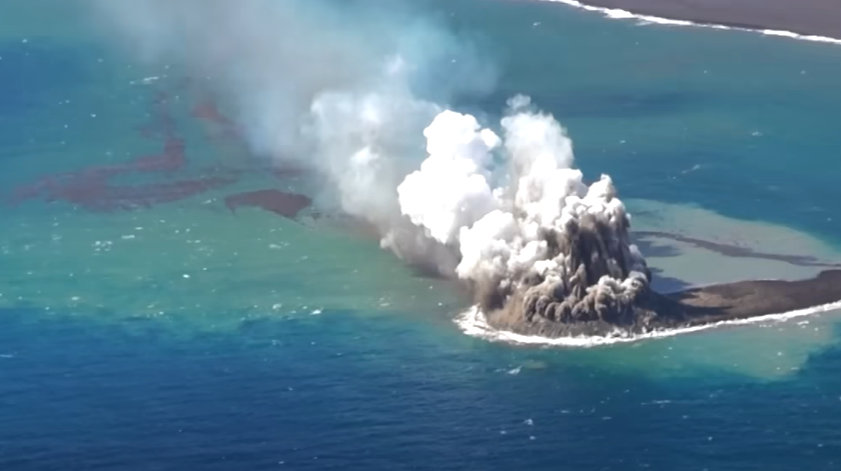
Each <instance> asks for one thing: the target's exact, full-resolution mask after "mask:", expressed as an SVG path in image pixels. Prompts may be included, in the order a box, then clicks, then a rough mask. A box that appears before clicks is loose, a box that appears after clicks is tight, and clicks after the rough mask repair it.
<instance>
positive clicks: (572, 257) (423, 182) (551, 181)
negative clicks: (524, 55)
mask: <svg viewBox="0 0 841 471" xmlns="http://www.w3.org/2000/svg"><path fill="white" fill-rule="evenodd" d="M529 104H530V103H529V99H528V98H526V97H523V96H518V97H515V98H513V99H512V100H511V101H510V102H509V105H510V107H511V109H510V113H509V115H508V116H506V117H505V118H504V119H503V120H502V129H503V130H504V140H501V139H499V138H498V137H497V136H496V135H495V134H494V133H493V132H492V131H490V130H489V129H481V127H480V126H479V125H478V123H477V122H476V120H475V119H474V118H473V117H472V116H467V115H461V114H457V113H454V112H451V111H445V112H443V113H441V114H439V115H438V117H437V118H436V119H435V121H433V122H432V124H431V125H430V126H429V127H428V128H427V129H426V131H425V133H424V134H425V136H426V138H427V150H428V152H429V157H428V158H427V159H426V160H425V161H424V162H423V164H422V165H421V168H420V170H418V171H416V172H415V173H413V174H411V175H409V176H407V177H406V179H405V180H404V181H403V183H402V184H401V185H400V186H399V187H398V190H397V191H398V194H399V202H400V207H401V209H402V211H403V213H404V214H405V215H406V216H408V217H409V218H410V220H411V221H412V222H413V223H414V224H416V225H417V226H419V227H421V228H423V229H424V231H425V233H426V235H427V236H428V237H429V238H431V239H434V240H436V241H438V242H439V243H441V244H444V245H448V246H451V247H454V249H455V250H457V251H458V259H459V263H458V265H457V267H456V268H455V274H456V275H457V276H458V277H459V278H462V279H465V280H469V281H470V282H471V283H473V284H474V287H475V289H476V290H477V293H478V295H479V301H480V303H481V304H482V305H483V306H482V307H483V308H485V309H488V310H503V311H507V312H508V313H509V314H510V317H511V320H512V321H515V320H518V319H522V318H523V317H526V318H528V319H529V320H530V319H531V318H532V317H534V316H535V315H538V316H541V317H543V318H545V319H546V320H552V321H570V320H581V321H595V320H604V321H611V322H613V321H621V320H622V319H618V318H621V317H623V316H631V315H632V310H633V307H634V304H635V303H636V301H637V298H638V297H639V296H641V295H643V294H645V292H646V291H647V289H648V282H649V277H650V275H649V272H648V269H647V267H646V264H645V260H644V259H643V257H642V255H641V254H640V252H639V250H637V248H636V247H635V246H634V245H631V244H630V242H629V237H628V228H629V226H630V218H629V216H628V215H627V214H626V213H625V206H624V205H623V204H622V202H621V201H620V200H619V199H618V198H617V197H616V190H615V188H614V186H613V183H612V181H611V179H610V177H608V176H606V175H603V176H602V178H601V179H600V180H599V181H597V182H595V183H593V184H592V185H590V186H589V187H588V186H587V185H585V184H584V182H583V176H582V173H581V171H579V170H575V169H572V168H571V165H572V163H573V153H572V143H571V141H570V139H569V138H568V137H567V135H566V132H565V130H564V129H563V128H562V127H561V126H560V124H559V123H558V122H557V121H556V120H555V119H554V118H553V117H552V116H550V115H547V114H542V113H538V112H534V111H532V110H530V109H529ZM500 144H502V149H499V146H500ZM497 151H498V152H500V153H501V154H502V156H503V158H504V160H505V161H506V162H507V164H508V165H507V168H505V169H504V170H507V172H508V175H507V176H508V178H507V182H506V183H505V184H504V185H502V186H499V187H496V188H495V189H492V187H493V185H492V183H491V180H492V178H491V174H490V171H489V165H490V162H492V161H493V160H494V159H493V153H494V152H497ZM611 317H613V318H612V319H611Z"/></svg>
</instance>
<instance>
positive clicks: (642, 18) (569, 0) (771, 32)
mask: <svg viewBox="0 0 841 471" xmlns="http://www.w3.org/2000/svg"><path fill="white" fill-rule="evenodd" d="M539 1H543V2H553V3H563V4H565V5H569V6H571V7H575V8H580V9H583V10H587V11H595V12H599V13H602V14H604V16H605V17H607V18H610V19H613V20H629V19H635V20H639V24H643V25H645V24H652V23H653V24H659V25H670V26H694V27H696V28H710V29H723V30H729V31H743V32H748V33H760V34H763V35H765V36H778V37H784V38H790V39H797V40H800V41H812V42H820V43H828V44H838V45H841V39H835V38H830V37H826V36H817V35H804V34H797V33H794V32H791V31H784V30H777V29H758V28H756V29H754V28H741V27H738V26H726V25H719V24H714V23H696V22H694V21H688V20H674V19H669V18H661V17H659V16H651V15H639V14H636V13H631V12H629V11H627V10H620V9H618V8H606V7H597V6H593V5H587V4H585V3H581V2H579V1H578V0H539Z"/></svg>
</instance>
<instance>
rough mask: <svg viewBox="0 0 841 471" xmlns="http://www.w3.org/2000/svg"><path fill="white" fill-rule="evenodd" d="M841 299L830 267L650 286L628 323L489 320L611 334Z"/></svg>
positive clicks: (540, 331) (549, 331)
mask: <svg viewBox="0 0 841 471" xmlns="http://www.w3.org/2000/svg"><path fill="white" fill-rule="evenodd" d="M836 302H841V270H825V271H822V272H821V273H820V274H818V275H817V276H815V277H814V278H809V279H805V280H798V281H783V280H761V281H739V282H735V283H725V284H720V285H713V286H705V287H701V288H691V289H687V290H684V291H679V292H677V293H672V294H668V295H664V294H660V293H657V292H655V291H649V292H648V293H647V294H646V295H645V296H644V297H643V298H641V299H639V300H638V302H637V303H636V304H635V306H634V309H633V312H631V313H629V315H628V316H627V317H626V318H627V322H626V323H612V322H605V321H602V320H594V321H587V322H581V321H571V322H563V321H553V320H547V319H544V318H540V317H534V318H533V319H531V320H527V319H524V318H522V317H515V316H510V315H509V314H508V313H507V312H505V311H499V312H491V313H488V314H486V317H487V321H488V324H490V325H491V326H493V327H494V328H497V329H500V330H506V331H511V332H515V333H518V334H523V335H537V336H541V337H552V338H557V337H576V336H608V335H612V334H615V333H616V332H617V331H625V332H627V333H629V334H644V333H648V332H652V331H656V330H666V329H678V328H685V327H695V326H701V325H709V324H714V323H718V322H722V321H734V320H742V319H750V318H754V317H761V316H767V315H771V314H783V313H786V312H791V311H797V310H801V309H808V308H812V307H818V306H823V305H826V304H831V303H836Z"/></svg>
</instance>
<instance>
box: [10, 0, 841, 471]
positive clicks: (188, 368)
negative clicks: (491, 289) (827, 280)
mask: <svg viewBox="0 0 841 471" xmlns="http://www.w3.org/2000/svg"><path fill="white" fill-rule="evenodd" d="M32 5H34V6H32ZM59 5H62V6H61V8H63V9H64V10H63V11H62V10H58V11H57V10H54V9H53V8H55V7H56V4H55V3H52V2H47V1H46V0H42V1H40V2H33V3H28V4H26V5H24V4H19V3H18V2H11V1H2V0H0V22H2V23H1V24H2V25H3V28H0V57H1V58H2V59H0V188H2V189H3V191H4V193H6V194H10V193H11V192H12V191H13V190H14V189H15V188H19V187H20V186H21V185H23V186H26V185H31V184H32V183H33V182H38V181H43V180H42V179H43V177H44V175H46V174H55V173H57V172H75V173H73V175H74V176H73V177H67V176H64V177H60V178H65V179H66V178H71V181H72V178H77V179H81V181H83V182H87V183H90V182H91V181H99V180H90V178H92V177H90V174H83V175H84V176H81V177H80V173H79V171H80V170H81V169H85V168H90V167H91V166H102V165H105V164H109V165H112V166H117V167H119V166H123V167H120V168H125V166H127V165H134V164H127V162H131V159H133V158H136V157H138V156H144V155H159V154H161V152H162V147H163V145H164V144H165V142H164V139H163V138H162V137H161V136H160V135H157V134H154V133H153V135H151V136H150V135H149V133H148V130H149V129H153V128H149V127H148V126H147V127H145V128H144V125H148V123H150V122H151V123H153V124H155V123H157V125H158V128H155V129H158V130H160V129H159V128H160V127H161V123H162V122H163V118H162V116H166V117H167V118H171V120H172V123H173V124H172V126H170V127H169V128H167V129H169V130H170V131H172V132H173V133H175V134H177V137H178V138H181V139H183V140H184V142H185V143H186V147H185V149H186V150H185V160H186V164H185V166H184V168H183V169H181V170H180V171H179V172H176V173H175V174H168V173H166V172H158V173H151V174H148V173H143V172H137V171H131V172H123V173H120V174H119V175H117V176H115V177H114V178H113V179H112V180H110V181H111V182H112V183H114V184H115V185H132V187H133V188H134V187H137V186H141V187H142V186H143V185H147V186H146V187H144V188H146V189H147V190H148V188H149V187H148V185H156V184H161V182H167V183H170V184H171V183H173V182H182V183H183V182H185V181H196V180H197V179H201V178H204V177H206V176H208V175H215V176H218V175H222V174H220V173H218V172H219V169H224V170H225V171H226V172H228V173H225V174H224V175H223V176H227V175H230V174H231V173H232V172H233V173H236V176H237V179H236V181H230V182H228V183H227V184H226V185H219V186H216V187H214V188H207V189H205V191H201V192H197V193H196V194H194V195H192V196H190V197H186V198H183V199H178V200H177V201H171V202H161V203H160V204H157V203H154V202H153V203H150V206H151V207H150V208H141V209H140V210H137V211H130V212H125V211H115V212H111V213H99V212H91V211H88V210H86V209H85V208H84V207H77V206H73V205H70V204H67V203H66V202H62V201H56V202H53V203H47V202H46V201H45V198H44V197H40V198H33V199H27V200H26V201H23V202H22V203H21V204H20V205H18V206H2V207H0V218H2V226H0V267H2V269H0V468H2V469H15V470H29V469H32V470H48V469H68V468H70V469H121V470H123V469H128V470H133V469H138V470H140V469H160V470H168V469H173V470H175V469H178V470H182V469H237V470H240V469H270V468H271V469H274V468H278V467H281V468H283V467H285V468H289V469H319V470H321V469H342V470H347V469H477V470H486V469H505V470H508V469H582V468H586V469H662V470H674V469H698V470H702V469H708V470H717V469H727V470H740V469H744V470H748V469H757V470H759V469H762V470H774V469H780V470H790V469H807V470H829V469H837V468H838V467H839V466H841V463H839V461H841V440H839V435H838V433H837V430H838V428H839V426H841V412H839V411H841V381H839V375H838V374H837V371H838V368H839V366H841V349H839V345H841V342H839V334H841V329H839V323H838V314H837V313H827V314H824V315H820V316H812V317H807V318H799V319H795V320H792V321H789V322H784V323H765V324H759V325H752V326H742V327H738V328H726V329H718V330H714V331H709V332H706V333H700V334H693V335H686V336H678V337H673V338H668V339H662V340H657V341H649V342H640V343H635V344H630V345H614V346H609V347H603V348H594V349H577V350H576V349H553V348H540V347H535V346H532V347H527V346H512V345H506V344H500V343H492V342H488V341H485V340H482V339H477V338H472V337H469V336H466V335H464V334H463V333H462V332H461V331H460V330H459V329H458V327H457V326H456V325H455V324H454V323H453V322H452V319H453V318H454V316H455V315H456V314H457V313H459V312H460V311H461V310H463V309H464V308H465V307H467V305H468V304H469V302H468V300H467V299H466V298H465V296H464V294H463V293H461V292H459V291H458V290H457V289H456V288H455V287H453V286H451V285H449V284H447V283H445V282H441V281H436V280H429V279H426V278H423V277H419V276H417V274H415V273H414V272H413V271H412V270H410V269H409V268H407V267H405V266H403V265H402V264H401V263H400V262H399V261H397V260H395V259H394V258H393V257H391V256H390V255H389V254H388V253H386V252H384V251H382V250H380V249H379V247H378V246H377V243H376V241H373V240H371V239H370V238H369V237H366V236H365V235H364V234H358V233H355V232H353V231H348V230H346V229H341V228H336V227H333V226H330V225H319V224H308V225H301V224H296V223H294V222H291V221H288V220H285V219H282V218H279V217H277V216H275V215H272V214H270V213H267V212H261V211H258V210H247V209H246V210H240V211H239V212H238V213H237V214H235V215H234V214H231V213H230V212H229V211H227V210H226V209H225V208H224V205H223V204H222V198H224V196H225V195H228V194H231V193H233V192H236V191H246V190H253V189H262V188H267V187H277V188H282V189H291V190H295V191H307V190H308V189H310V188H309V187H308V185H309V183H308V182H307V181H306V179H296V178H281V179H278V178H276V177H274V176H271V175H268V174H266V173H264V172H259V171H257V170H255V168H254V163H253V162H252V161H250V160H249V157H248V155H247V152H246V151H245V149H243V147H242V145H241V144H239V143H237V142H236V140H234V139H228V138H225V136H224V135H223V134H220V125H219V123H214V122H212V121H213V120H212V119H207V118H206V117H205V118H204V119H199V118H196V117H195V116H194V115H195V113H191V111H195V105H196V104H200V103H201V102H202V100H203V99H204V98H203V97H202V96H201V93H200V90H198V91H197V90H195V89H190V88H189V87H185V86H184V84H183V83H182V82H180V81H179V80H178V78H177V77H176V76H175V74H171V75H172V76H170V77H164V78H162V79H160V80H158V81H152V82H150V83H144V82H143V79H144V78H146V77H150V76H163V75H166V71H161V70H150V69H144V68H143V67H142V66H140V65H138V64H137V63H135V62H133V61H132V60H131V59H129V58H127V57H125V56H124V55H123V54H121V53H120V52H118V51H116V50H113V49H111V48H109V47H108V45H104V44H102V43H101V42H98V41H96V40H95V39H94V38H93V37H92V36H91V35H90V34H89V33H87V32H86V31H85V30H84V28H83V27H82V24H83V23H81V22H79V21H78V18H77V15H78V10H75V9H73V8H72V5H70V4H59ZM44 6H48V7H50V8H44ZM424 8H430V9H435V10H436V11H437V14H438V15H439V16H440V17H441V18H444V19H445V21H446V22H447V23H448V24H449V27H450V28H453V29H457V30H461V31H463V32H465V33H469V34H470V35H472V36H474V37H476V38H479V39H480V41H481V43H482V44H483V45H484V46H485V47H487V48H490V49H492V50H494V51H495V52H494V56H495V59H496V60H497V61H498V64H499V70H500V73H501V77H500V81H499V86H498V89H497V91H496V92H495V93H493V94H492V95H491V96H484V97H481V98H470V99H464V100H462V101H461V102H459V103H457V104H458V105H459V106H460V107H463V108H465V109H470V110H474V111H477V112H479V113H481V114H484V115H485V116H486V117H488V118H489V119H490V118H492V117H493V114H494V113H495V112H497V111H498V110H500V109H501V108H502V106H503V104H504V101H505V99H506V98H508V97H509V96H510V95H512V94H514V93H527V94H530V95H531V96H532V97H533V98H534V100H535V102H536V103H538V104H539V105H540V106H541V107H543V108H545V109H547V110H549V111H551V112H553V113H555V114H556V115H557V116H558V118H559V119H560V120H561V121H562V122H563V124H564V125H565V126H567V127H568V128H569V130H570V134H571V136H572V137H573V140H574V142H575V146H576V154H577V159H578V160H577V162H578V165H579V166H580V167H582V169H584V171H585V172H586V173H587V174H588V175H596V174H598V173H599V172H606V173H610V174H611V176H612V177H613V178H614V180H615V181H616V183H617V186H618V187H619V190H620V192H621V194H622V195H623V197H625V198H628V199H629V206H630V207H631V208H632V209H634V210H635V214H636V215H637V217H636V218H635V219H634V224H635V227H642V228H657V229H666V230H669V231H673V232H686V233H689V234H692V235H695V236H697V237H701V238H705V239H708V240H717V241H722V242H727V243H733V244H739V245H743V246H748V247H753V248H756V249H762V250H763V251H765V252H770V253H791V254H800V255H813V256H815V257H818V258H820V259H822V260H827V261H839V260H841V253H839V250H838V246H839V244H840V243H841V239H839V238H838V235H837V234H839V233H841V231H839V230H841V226H839V224H841V215H839V214H837V213H838V211H837V209H836V208H835V205H834V204H833V203H834V201H835V200H836V199H837V197H838V191H837V189H836V188H837V186H836V181H837V179H838V177H839V176H841V166H839V165H841V164H839V163H838V156H839V155H841V135H839V133H838V123H839V122H841V88H839V83H841V60H839V57H841V56H839V54H841V50H839V49H838V47H835V46H828V45H821V44H810V43H803V42H797V41H790V40H784V39H774V38H766V37H760V36H756V35H751V34H746V33H728V32H720V31H709V30H693V29H687V28H671V27H659V26H649V27H640V26H637V25H634V24H633V23H626V22H619V21H607V20H604V19H602V18H600V17H599V16H597V15H591V14H587V13H582V12H579V11H575V10H571V9H569V8H566V7H563V6H559V5H552V4H541V3H530V2H497V1H491V0H459V1H449V2H440V3H436V2H433V1H431V0H430V1H427V2H424ZM535 23H539V24H535ZM162 93H165V94H166V95H167V96H168V99H167V100H165V105H166V106H163V107H160V106H157V105H156V103H157V104H158V105H160V103H161V100H160V98H161V94H162ZM144 129H145V130H146V131H147V132H146V134H145V135H144V133H143V132H139V131H143V130H144ZM133 168H134V167H133ZM184 187H185V186H184V185H183V184H182V186H181V188H184ZM133 191H135V193H131V194H130V195H128V196H131V195H135V196H136V195H137V194H138V193H137V191H139V190H133ZM141 193H142V192H141ZM143 194H144V195H146V196H148V191H147V193H143ZM157 194H160V191H158V193H157ZM167 194H169V195H172V194H173V193H172V191H170V193H167ZM79 195H80V194H79V193H76V194H75V196H77V197H78V196H79ZM122 195H123V197H124V198H128V196H126V195H127V193H123V194H122ZM65 196H66V195H65ZM70 196H71V197H72V196H73V195H70ZM84 196H85V194H84V193H82V194H81V197H82V200H83V201H86V200H85V198H84ZM658 244H660V245H655V246H653V247H652V250H654V248H656V249H657V250H654V252H655V253H651V254H650V260H651V264H652V265H653V266H654V267H655V268H656V269H658V270H660V271H661V272H662V274H663V275H664V276H670V277H674V278H676V279H678V280H679V281H680V282H682V283H687V284H693V283H706V282H712V281H722V280H728V279H738V278H745V277H757V276H761V277H794V276H807V275H808V274H809V273H811V272H813V271H814V269H811V268H804V267H795V266H790V265H787V264H784V263H779V262H770V261H767V260H761V259H751V258H746V259H732V258H727V257H724V256H721V255H719V254H715V253H711V252H705V251H703V250H700V249H697V248H692V247H687V246H682V245H680V244H678V243H674V242H669V241H658Z"/></svg>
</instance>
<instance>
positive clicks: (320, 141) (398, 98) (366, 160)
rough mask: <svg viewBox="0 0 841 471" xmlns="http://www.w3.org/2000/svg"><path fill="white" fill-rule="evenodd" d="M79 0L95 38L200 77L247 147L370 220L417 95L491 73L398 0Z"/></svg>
mask: <svg viewBox="0 0 841 471" xmlns="http://www.w3.org/2000/svg"><path fill="white" fill-rule="evenodd" d="M81 1H82V2H83V3H84V4H86V5H87V6H88V7H90V11H91V12H92V13H93V15H92V16H93V18H94V19H95V20H97V21H95V22H94V23H93V24H94V25H95V26H97V27H98V29H100V30H101V31H102V33H103V34H104V35H105V37H106V39H107V40H108V41H109V42H113V39H114V38H116V39H118V40H120V42H121V43H123V44H126V45H127V46H128V49H129V50H131V51H133V52H134V53H135V54H136V56H137V57H139V58H140V59H142V60H143V61H145V62H149V63H152V64H160V65H173V66H174V67H175V68H176V70H179V69H180V70H181V71H184V72H187V73H188V74H190V75H192V76H193V77H199V78H207V79H208V80H207V81H206V84H207V85H208V86H210V87H212V88H213V89H214V91H216V92H217V93H218V95H219V96H220V97H221V100H222V102H223V104H224V105H225V107H226V108H227V109H229V110H232V112H233V117H234V118H235V121H236V122H237V123H238V125H239V126H240V127H241V131H242V134H243V135H244V136H245V138H246V140H247V143H248V144H249V146H250V147H251V149H252V151H253V152H254V153H255V154H257V155H261V156H266V157H268V158H271V159H275V160H277V161H294V163H295V164H297V165H303V166H306V167H308V168H310V169H312V170H314V171H317V172H318V173H319V174H321V175H322V176H323V177H326V178H327V180H328V181H329V182H331V183H332V185H331V189H332V190H335V193H337V194H335V195H333V196H336V197H337V199H338V200H339V202H340V203H341V206H342V209H344V210H345V211H347V212H349V213H351V214H353V215H355V216H359V217H364V218H365V219H367V220H369V221H370V222H372V223H375V224H376V225H377V226H379V227H381V228H383V227H388V226H391V225H396V224H398V222H397V221H396V220H397V219H399V218H400V212H399V209H398V207H397V205H396V193H395V188H396V186H397V184H398V183H399V182H400V181H401V180H402V178H403V177H404V176H405V175H406V174H407V173H408V172H409V171H411V170H412V169H413V168H414V166H415V165H416V162H417V160H418V159H420V158H422V157H423V137H422V134H421V133H422V130H423V128H424V127H425V126H426V125H427V124H428V123H429V121H430V120H432V118H433V117H434V116H435V115H436V114H437V113H438V112H439V111H440V109H439V107H438V106H437V105H435V104H433V103H431V102H430V101H429V100H428V99H426V100H425V99H421V98H419V97H418V93H420V94H421V95H423V96H424V97H432V96H434V97H435V98H441V99H444V100H446V99H450V98H452V97H454V96H457V95H458V94H460V93H462V92H467V93H482V92H485V91H489V90H490V88H491V86H492V85H493V83H494V79H495V74H494V69H493V67H492V66H489V65H488V64H489V62H487V61H484V60H481V59H480V58H479V54H478V52H476V51H475V50H474V48H473V47H472V46H471V43H470V42H468V41H465V40H463V39H462V38H459V37H457V36H455V35H454V34H451V33H450V32H448V31H447V30H446V29H445V28H443V27H442V26H441V25H439V24H438V23H436V22H435V21H433V20H431V19H430V18H428V15H423V14H420V12H418V11H415V10H413V9H411V8H410V6H409V5H410V2H405V3H404V2H401V1H397V0H395V1H391V0H390V1H387V2H382V1H373V0H236V1H235V0H81ZM441 67H446V71H445V73H440V69H441Z"/></svg>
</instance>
